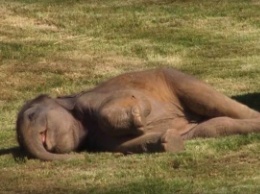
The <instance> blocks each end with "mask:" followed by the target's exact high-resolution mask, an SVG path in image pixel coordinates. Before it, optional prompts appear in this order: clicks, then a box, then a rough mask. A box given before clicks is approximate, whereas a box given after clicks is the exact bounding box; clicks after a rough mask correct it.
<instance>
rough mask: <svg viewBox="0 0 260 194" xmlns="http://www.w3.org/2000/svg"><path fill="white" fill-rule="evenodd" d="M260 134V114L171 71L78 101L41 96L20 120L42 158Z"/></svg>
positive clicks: (147, 74) (168, 147)
mask: <svg viewBox="0 0 260 194" xmlns="http://www.w3.org/2000/svg"><path fill="white" fill-rule="evenodd" d="M251 132H260V114H259V112H257V111H254V110H252V109H250V108H248V107H247V106H245V105H243V104H240V103H238V102H236V101H234V100H232V99H230V98H228V97H226V96H224V95H223V94H221V93H219V92H217V91H215V90H214V89H212V88H211V87H210V86H208V85H207V84H205V83H204V82H202V81H199V80H197V79H196V78H194V77H192V76H189V75H185V74H183V73H181V72H179V71H177V70H174V69H170V68H163V69H155V70H147V71H141V72H132V73H127V74H123V75H119V76H117V77H115V78H112V79H110V80H108V81H106V82H104V83H102V84H100V85H98V86H97V87H95V88H93V89H91V90H89V91H86V92H82V93H79V94H77V95H74V96H64V97H60V98H50V97H48V96H45V95H41V96H39V97H37V98H35V99H33V100H32V101H30V102H27V103H26V104H25V105H24V106H23V108H22V110H21V111H20V113H19V114H18V119H17V139H18V142H19V144H20V146H21V147H22V148H24V149H25V150H26V151H27V153H28V154H29V155H31V156H33V157H35V158H39V159H41V160H62V159H68V158H70V157H71V155H70V154H68V153H69V152H71V151H78V150H82V149H84V150H89V151H111V152H122V153H142V152H161V151H169V152H178V151H181V150H183V149H184V145H183V141H184V140H188V139H192V138H196V137H218V136H225V135H232V134H247V133H251Z"/></svg>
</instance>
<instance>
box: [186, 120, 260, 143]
mask: <svg viewBox="0 0 260 194" xmlns="http://www.w3.org/2000/svg"><path fill="white" fill-rule="evenodd" d="M248 133H260V119H232V118H229V117H216V118H213V119H210V120H208V121H205V122H202V123H200V124H198V125H197V126H196V127H194V128H193V129H192V130H190V131H189V132H188V133H186V134H182V137H183V139H192V138H197V137H219V136H228V135H235V134H248Z"/></svg>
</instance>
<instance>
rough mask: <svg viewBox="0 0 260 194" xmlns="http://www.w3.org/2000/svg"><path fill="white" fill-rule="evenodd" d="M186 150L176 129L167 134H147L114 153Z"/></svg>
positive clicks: (127, 142) (124, 143)
mask: <svg viewBox="0 0 260 194" xmlns="http://www.w3.org/2000/svg"><path fill="white" fill-rule="evenodd" d="M182 150H184V143H183V140H182V138H181V136H180V135H179V133H177V132H176V131H175V130H174V129H168V130H166V131H165V132H163V133H162V132H147V133H145V134H144V135H142V136H139V137H136V138H134V139H131V140H128V141H125V142H123V143H122V144H120V145H119V146H117V147H116V148H115V150H114V151H116V152H122V153H125V154H127V153H143V152H165V151H166V152H179V151H182Z"/></svg>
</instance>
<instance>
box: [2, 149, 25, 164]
mask: <svg viewBox="0 0 260 194" xmlns="http://www.w3.org/2000/svg"><path fill="white" fill-rule="evenodd" d="M9 154H12V155H13V157H14V159H15V160H16V161H21V160H23V159H24V158H25V156H26V155H25V153H24V152H23V151H22V150H21V149H20V148H19V147H18V146H17V147H12V148H3V149H0V156H3V155H9Z"/></svg>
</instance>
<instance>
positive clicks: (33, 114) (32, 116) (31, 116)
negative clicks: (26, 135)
mask: <svg viewBox="0 0 260 194" xmlns="http://www.w3.org/2000/svg"><path fill="white" fill-rule="evenodd" d="M34 116H35V113H30V114H29V115H28V118H29V119H30V121H32V120H33V118H34Z"/></svg>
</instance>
